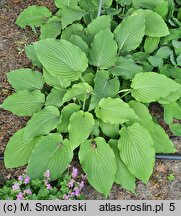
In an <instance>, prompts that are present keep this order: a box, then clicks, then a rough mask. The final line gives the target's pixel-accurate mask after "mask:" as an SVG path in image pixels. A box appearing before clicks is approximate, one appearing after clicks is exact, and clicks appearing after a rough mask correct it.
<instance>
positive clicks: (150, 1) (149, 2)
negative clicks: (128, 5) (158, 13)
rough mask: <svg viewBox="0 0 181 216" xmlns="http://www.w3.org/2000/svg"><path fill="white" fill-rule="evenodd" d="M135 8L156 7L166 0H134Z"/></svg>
mask: <svg viewBox="0 0 181 216" xmlns="http://www.w3.org/2000/svg"><path fill="white" fill-rule="evenodd" d="M132 2H133V7H134V8H148V9H154V8H155V7H156V6H158V5H160V4H162V3H164V0H132Z"/></svg>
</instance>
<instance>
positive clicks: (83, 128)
mask: <svg viewBox="0 0 181 216" xmlns="http://www.w3.org/2000/svg"><path fill="white" fill-rule="evenodd" d="M93 126H94V117H93V115H92V114H91V113H88V112H83V111H78V112H75V113H74V114H73V115H72V116H71V117H70V124H69V126H68V131H69V139H70V141H71V145H72V147H73V148H76V147H78V146H79V145H80V144H81V143H82V142H84V141H85V140H86V139H87V138H88V137H89V135H90V133H91V131H92V130H93Z"/></svg>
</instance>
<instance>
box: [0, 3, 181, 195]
mask: <svg viewBox="0 0 181 216" xmlns="http://www.w3.org/2000/svg"><path fill="white" fill-rule="evenodd" d="M55 5H56V7H57V10H56V11H54V12H53V13H52V12H51V11H50V10H49V9H47V8H46V7H43V6H35V5H33V6H29V7H28V8H27V9H25V10H24V11H22V12H21V13H20V15H19V17H18V18H17V21H16V24H17V25H19V26H20V27H21V28H25V27H27V26H29V27H31V28H32V30H33V31H34V32H35V33H36V34H39V35H40V36H39V41H37V42H35V43H33V44H30V45H27V46H26V47H25V50H26V55H27V57H28V58H29V59H30V60H31V61H32V64H33V67H32V68H31V69H30V68H20V69H17V70H14V71H11V72H9V73H8V75H7V77H8V81H9V83H10V84H11V85H12V87H13V88H14V89H15V93H13V94H12V95H11V96H9V97H8V98H7V99H5V101H4V102H3V104H2V105H1V107H2V108H4V109H6V110H8V111H11V112H12V113H14V114H16V115H18V116H29V117H30V119H29V121H28V123H27V125H26V126H25V128H23V129H21V130H19V131H17V132H16V133H15V134H14V135H13V136H12V137H11V139H10V141H9V142H8V144H7V147H6V150H5V165H6V167H7V168H15V167H19V166H23V165H27V172H28V175H29V176H30V178H31V179H37V178H40V179H41V178H43V174H44V172H45V171H46V170H50V172H51V180H55V179H57V178H59V177H60V176H61V174H62V173H64V171H65V170H66V169H67V167H68V166H69V164H70V163H71V161H72V159H73V156H74V154H77V153H78V157H79V160H80V164H81V166H82V168H83V170H84V172H85V173H86V175H87V179H88V182H89V183H90V184H91V185H92V187H94V188H95V189H96V190H97V191H98V192H100V193H102V194H104V195H105V196H107V195H108V194H109V192H110V190H111V188H112V185H113V183H114V182H116V183H117V184H120V185H121V186H122V187H123V188H125V189H127V190H129V191H132V192H135V187H136V184H135V181H136V179H140V180H142V181H143V182H144V183H147V182H148V180H149V178H150V176H151V174H152V171H153V167H154V163H155V153H174V152H176V149H175V147H174V145H173V143H172V141H171V140H170V139H169V137H168V135H167V134H166V133H165V131H164V129H163V128H162V127H161V126H160V125H159V124H158V123H157V122H156V120H155V119H153V118H152V115H151V114H150V113H149V109H148V107H149V104H150V103H153V102H157V103H159V104H161V105H162V107H163V109H164V120H165V122H166V123H167V124H168V125H169V127H170V129H171V131H172V132H173V133H174V134H175V135H180V134H181V125H180V124H179V123H178V121H175V119H177V120H179V119H181V99H180V98H181V69H180V66H181V42H180V41H179V38H180V36H181V27H180V26H181V9H180V2H179V1H178V0H177V1H173V0H127V1H125V0H116V1H112V0H103V4H102V7H99V6H100V1H99V0H89V1H87V0H69V1H64V0H55Z"/></svg>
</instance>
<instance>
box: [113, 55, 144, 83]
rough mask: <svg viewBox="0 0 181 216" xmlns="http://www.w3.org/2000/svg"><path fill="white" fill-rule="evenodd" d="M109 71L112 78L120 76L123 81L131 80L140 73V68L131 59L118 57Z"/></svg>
mask: <svg viewBox="0 0 181 216" xmlns="http://www.w3.org/2000/svg"><path fill="white" fill-rule="evenodd" d="M109 71H110V72H111V73H112V74H113V75H114V76H121V77H122V78H123V79H125V80H130V79H132V78H133V77H134V76H135V75H136V74H137V73H140V72H142V67H141V66H139V65H137V64H136V63H135V62H134V61H133V59H131V58H128V57H122V56H120V57H119V58H118V59H117V61H116V64H115V66H114V67H113V68H110V69H109Z"/></svg>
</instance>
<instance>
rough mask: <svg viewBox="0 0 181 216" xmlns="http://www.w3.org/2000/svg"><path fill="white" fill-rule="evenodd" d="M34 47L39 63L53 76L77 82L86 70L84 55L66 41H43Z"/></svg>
mask: <svg viewBox="0 0 181 216" xmlns="http://www.w3.org/2000/svg"><path fill="white" fill-rule="evenodd" d="M34 46H35V50H36V53H37V55H38V58H39V60H40V62H41V63H42V65H43V66H44V67H45V69H46V70H47V71H48V72H49V73H51V75H53V76H57V77H58V78H62V79H66V80H70V81H72V80H77V79H78V78H79V77H80V76H81V73H82V72H83V71H85V70H86V68H87V62H88V60H87V57H86V55H85V53H84V52H82V51H81V50H80V49H79V48H78V47H76V46H74V45H73V44H71V43H70V42H68V41H66V40H60V41H59V40H55V39H45V40H41V41H39V42H37V43H35V45H34Z"/></svg>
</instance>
